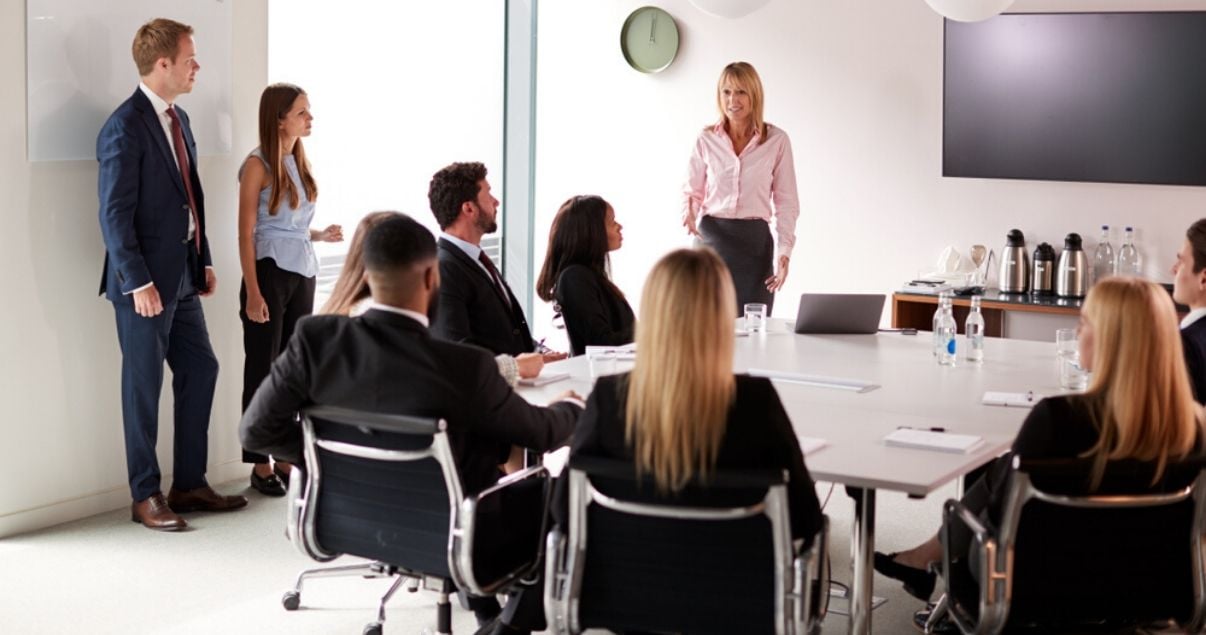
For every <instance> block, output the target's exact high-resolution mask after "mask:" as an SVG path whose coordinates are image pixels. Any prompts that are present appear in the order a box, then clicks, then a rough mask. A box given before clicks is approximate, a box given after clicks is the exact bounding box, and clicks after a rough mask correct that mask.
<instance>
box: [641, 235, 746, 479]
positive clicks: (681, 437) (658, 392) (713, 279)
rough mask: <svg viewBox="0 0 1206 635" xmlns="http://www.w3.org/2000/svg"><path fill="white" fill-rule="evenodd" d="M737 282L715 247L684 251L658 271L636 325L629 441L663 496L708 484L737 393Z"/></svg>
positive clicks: (647, 288) (647, 283) (664, 261)
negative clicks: (701, 481)
mask: <svg viewBox="0 0 1206 635" xmlns="http://www.w3.org/2000/svg"><path fill="white" fill-rule="evenodd" d="M736 304H737V301H736V295H735V293H734V291H733V281H732V277H731V276H730V274H729V270H728V268H727V267H725V265H724V262H723V261H722V260H721V259H720V257H719V256H717V255H716V252H714V251H712V250H710V249H699V250H691V249H680V250H678V251H674V252H671V253H670V254H668V255H666V256H665V257H663V258H662V259H661V260H659V261H658V262H657V264H656V265H654V266H653V270H652V271H651V272H650V273H649V278H648V279H647V280H646V281H645V290H644V292H643V293H642V294H641V309H640V311H641V314H640V319H639V320H637V324H636V343H637V350H638V351H639V354H638V355H637V359H636V365H635V367H634V368H633V370H632V373H631V374H630V375H629V378H628V386H627V391H628V394H627V405H626V408H625V413H624V418H625V439H626V440H627V442H628V444H629V445H630V446H632V448H633V455H634V456H635V458H636V466H637V473H638V474H644V473H649V474H652V475H653V478H654V481H655V482H656V483H657V487H658V489H659V490H661V491H678V490H681V489H682V488H683V486H685V485H686V484H687V483H688V482H689V481H690V480H691V479H692V478H694V477H696V475H699V476H700V477H703V478H706V477H707V476H708V474H709V472H711V470H712V468H713V466H714V465H715V463H716V456H717V453H718V452H719V450H720V443H721V441H722V439H723V438H724V432H725V426H726V424H727V421H728V415H729V408H730V406H731V405H732V403H733V399H734V397H735V395H736V390H737V388H736V386H737V384H736V380H735V379H734V378H733V330H734V319H735V318H736V315H735V312H734V309H733V307H734V306H736Z"/></svg>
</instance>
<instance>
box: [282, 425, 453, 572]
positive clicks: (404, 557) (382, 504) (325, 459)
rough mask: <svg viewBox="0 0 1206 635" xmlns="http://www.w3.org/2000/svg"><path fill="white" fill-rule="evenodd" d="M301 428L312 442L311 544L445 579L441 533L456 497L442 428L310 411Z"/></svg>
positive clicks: (309, 463) (445, 559) (447, 569)
mask: <svg viewBox="0 0 1206 635" xmlns="http://www.w3.org/2000/svg"><path fill="white" fill-rule="evenodd" d="M303 424H304V425H305V433H306V435H308V436H309V435H312V436H313V443H307V444H306V447H307V451H308V455H307V457H306V464H307V467H308V469H309V470H310V472H311V474H310V475H309V477H310V478H309V481H308V485H309V487H310V488H311V489H312V491H309V492H307V494H306V497H307V499H309V500H311V501H313V502H314V509H313V511H312V522H313V531H314V534H313V537H314V541H315V543H316V544H317V545H319V547H320V548H321V549H322V550H323V551H326V552H330V553H345V554H350V555H354V556H360V557H363V558H370V559H373V560H378V561H381V562H386V563H390V564H392V565H396V566H398V567H401V568H403V569H406V570H408V571H413V572H419V573H423V574H426V575H430V576H435V577H441V578H451V577H453V572H452V571H451V570H450V567H449V560H448V545H449V532H450V528H451V522H452V521H451V519H452V518H453V510H455V509H456V506H458V505H459V504H460V501H461V498H462V496H461V492H460V488H459V485H458V484H459V479H458V478H457V477H456V468H455V465H454V464H453V462H452V457H451V452H450V451H449V449H448V444H447V439H446V438H445V437H444V432H443V431H444V424H443V422H442V421H438V420H433V419H418V418H412V417H404V416H397V415H372V414H366V413H361V412H355V413H353V412H349V411H342V410H340V409H335V408H328V407H321V408H318V407H316V408H312V409H310V410H308V411H307V412H306V413H305V420H304V421H303ZM311 454H312V455H311ZM450 488H451V491H450Z"/></svg>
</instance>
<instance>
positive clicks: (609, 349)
mask: <svg viewBox="0 0 1206 635" xmlns="http://www.w3.org/2000/svg"><path fill="white" fill-rule="evenodd" d="M583 352H584V353H586V356H587V357H590V356H591V355H592V354H596V355H597V354H599V353H605V354H608V353H609V354H612V355H615V356H616V360H617V361H621V362H631V361H633V360H635V359H636V344H625V345H623V346H587V347H586V350H585V351H583Z"/></svg>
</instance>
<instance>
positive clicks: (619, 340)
mask: <svg viewBox="0 0 1206 635" xmlns="http://www.w3.org/2000/svg"><path fill="white" fill-rule="evenodd" d="M554 295H555V296H556V298H557V306H559V307H561V315H562V316H563V317H564V318H565V330H566V331H568V332H569V340H570V348H571V350H573V353H574V355H581V354H583V353H585V352H586V347H587V346H618V345H620V344H627V343H629V342H631V341H632V327H633V324H634V322H635V318H634V316H633V314H632V307H631V306H628V301H627V300H625V299H624V298H623V296H620V295H619V294H617V293H616V292H615V291H613V290H612V288H611V287H610V285H609V284H608V282H607V280H604V279H603V278H602V276H600V275H599V274H598V273H596V272H594V271H591V270H590V268H589V267H585V266H583V265H570V266H568V267H566V268H565V269H562V270H561V274H560V275H558V276H557V286H556V289H555V291H554Z"/></svg>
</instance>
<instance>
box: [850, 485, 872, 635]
mask: <svg viewBox="0 0 1206 635" xmlns="http://www.w3.org/2000/svg"><path fill="white" fill-rule="evenodd" d="M848 491H849V493H850V495H851V496H852V497H854V523H853V524H852V525H851V527H850V534H851V535H850V568H851V569H852V571H851V577H850V579H851V584H850V631H849V632H850V633H851V634H857V635H865V634H868V633H870V632H871V593H872V591H873V589H874V585H873V581H874V579H875V569H874V568H873V563H874V556H875V490H874V489H855V488H849V489H848Z"/></svg>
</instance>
